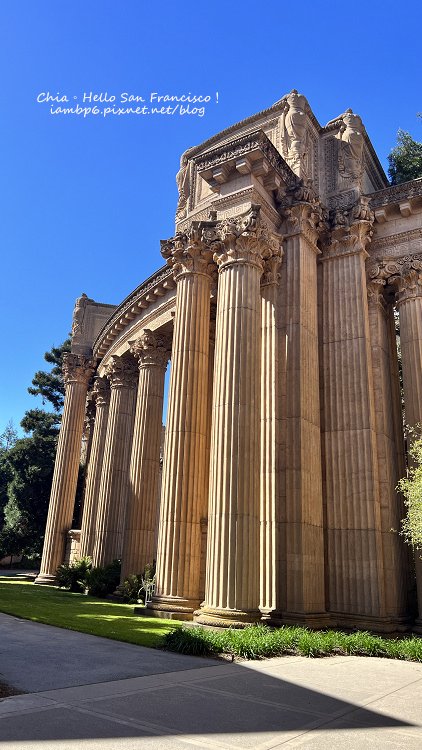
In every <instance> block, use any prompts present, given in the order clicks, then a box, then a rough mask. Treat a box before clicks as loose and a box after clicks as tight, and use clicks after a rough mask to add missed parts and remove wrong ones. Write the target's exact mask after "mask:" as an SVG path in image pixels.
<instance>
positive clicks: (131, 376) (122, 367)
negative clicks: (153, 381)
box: [105, 356, 138, 389]
mask: <svg viewBox="0 0 422 750" xmlns="http://www.w3.org/2000/svg"><path fill="white" fill-rule="evenodd" d="M105 375H106V378H108V380H109V381H110V388H112V389H113V388H136V386H137V383H138V368H137V366H136V362H135V360H134V359H133V357H124V356H123V357H117V356H114V357H112V358H111V361H110V362H109V364H108V365H107V367H106V371H105Z"/></svg>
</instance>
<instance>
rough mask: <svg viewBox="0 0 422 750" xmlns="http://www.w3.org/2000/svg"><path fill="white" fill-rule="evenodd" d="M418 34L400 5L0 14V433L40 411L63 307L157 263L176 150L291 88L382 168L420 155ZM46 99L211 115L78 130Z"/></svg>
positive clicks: (124, 4)
mask: <svg viewBox="0 0 422 750" xmlns="http://www.w3.org/2000/svg"><path fill="white" fill-rule="evenodd" d="M421 20H422V12H421V10H420V2H416V1H414V0H408V2H406V3H397V2H390V1H389V0H384V2H381V1H380V0H378V1H377V2H371V0H366V2H362V1H361V0H356V1H355V2H354V3H340V2H332V3H331V2H319V3H315V2H308V1H307V0H303V1H302V2H298V3H292V2H285V1H284V0H278V1H274V2H271V1H270V2H266V3H262V4H257V3H256V2H249V1H248V0H243V1H242V2H241V0H239V1H238V2H236V1H233V2H228V0H225V2H221V1H220V0H214V1H213V2H202V3H198V2H195V3H194V2H184V3H176V2H174V1H173V2H155V3H146V2H144V1H143V0H1V4H0V70H1V71H2V84H1V87H0V107H1V112H0V123H1V124H0V127H1V131H2V132H1V146H0V149H1V161H0V184H1V208H2V210H1V221H0V238H1V239H0V241H1V244H0V248H1V265H0V269H1V270H0V304H1V316H0V325H1V330H0V347H1V348H0V351H1V366H0V432H1V431H2V430H3V428H4V426H5V424H6V423H7V421H8V420H9V419H10V418H13V420H14V422H15V424H18V423H19V421H20V419H21V418H22V416H23V413H24V412H25V410H26V409H28V408H32V407H34V406H36V399H34V397H32V396H29V394H27V392H26V388H27V386H28V385H30V382H31V379H32V376H33V373H34V372H35V370H37V369H40V368H42V367H43V366H44V363H43V353H44V352H45V351H46V350H47V349H49V348H50V347H51V346H52V345H53V344H56V345H57V344H59V343H60V342H61V341H62V340H63V339H64V338H65V337H66V335H67V333H68V332H69V329H70V325H71V315H72V309H73V305H74V300H75V298H76V297H77V296H79V295H80V293H81V292H82V291H84V292H86V293H87V294H88V296H90V297H93V298H94V299H95V300H97V301H101V302H109V303H118V302H119V301H121V300H122V299H123V297H125V296H126V295H127V294H128V293H129V292H130V291H131V290H132V289H133V288H134V287H136V286H137V285H138V284H139V283H140V282H141V281H142V280H143V279H144V278H145V277H147V276H148V275H149V274H151V273H152V272H153V271H154V270H155V269H156V268H157V267H158V266H160V265H161V264H162V261H161V257H160V255H159V240H160V239H162V238H165V237H169V236H171V235H172V234H173V229H174V224H173V220H174V211H175V206H176V199H177V191H176V186H175V174H176V172H177V170H178V165H179V158H180V154H181V153H182V151H184V150H185V149H186V148H188V147H189V146H192V145H195V144H197V143H200V142H201V141H203V140H204V139H206V138H207V137H209V136H210V135H212V134H213V133H215V132H218V131H219V130H222V129H223V128H225V127H227V126H228V125H230V124H232V123H234V122H236V121H238V120H240V119H242V118H244V117H247V116H248V115H251V114H253V113H254V112H257V111H259V110H260V109H264V108H265V107H267V106H269V105H271V104H272V103H273V102H274V101H276V100H277V99H279V98H281V96H282V95H283V94H285V93H287V92H288V91H290V90H291V89H292V88H297V89H299V90H300V91H301V92H302V93H304V94H305V95H306V96H307V98H308V100H309V103H310V105H311V107H312V108H313V110H314V112H315V115H316V116H317V118H318V119H319V121H320V122H321V123H322V124H325V123H326V122H327V121H328V120H330V119H331V118H333V117H335V116H336V115H338V114H340V113H341V112H343V111H344V110H345V109H346V108H347V107H352V108H353V110H354V111H356V112H358V113H359V114H360V115H361V117H362V119H363V122H364V123H365V125H366V128H367V131H368V133H369V136H370V138H371V139H372V141H373V144H374V146H375V149H376V151H377V153H378V155H379V156H380V158H381V161H382V162H383V164H384V166H385V167H386V156H387V154H388V152H389V151H390V149H391V147H392V146H393V145H394V143H395V138H396V132H397V129H398V128H399V127H401V128H403V129H405V130H409V131H410V132H411V133H412V134H413V136H414V137H416V138H417V139H418V140H422V137H421V136H422V121H421V120H418V119H417V117H416V113H417V112H419V111H421V110H422V96H421V37H420V29H421ZM48 91H49V92H50V93H53V94H56V93H57V92H60V94H61V95H67V96H68V98H69V99H71V100H72V101H71V103H70V104H68V105H67V106H74V103H75V100H74V99H73V97H74V96H77V97H78V100H77V103H81V102H82V95H83V93H84V92H90V91H92V92H97V93H99V92H108V94H109V95H112V94H113V95H116V96H117V97H118V98H119V97H120V93H121V92H128V93H132V94H134V95H141V96H144V97H148V95H149V93H150V92H159V93H161V94H166V93H168V94H182V93H188V92H192V93H195V94H202V95H207V94H209V95H211V97H212V101H211V103H210V104H209V105H208V107H207V109H206V112H205V115H204V116H203V117H197V116H190V115H185V116H183V117H182V116H180V115H173V116H166V115H164V116H138V117H136V116H111V117H107V118H104V117H103V116H99V117H98V116H96V117H93V116H90V117H87V118H86V119H83V118H82V117H81V116H71V115H67V116H57V115H54V116H53V115H51V114H50V113H49V106H48V105H47V104H45V103H44V104H41V103H37V101H36V98H37V95H38V94H39V93H41V92H48ZM217 92H218V103H217V101H216V99H217V97H216V93H217ZM62 106H66V104H64V105H62ZM101 106H103V105H101Z"/></svg>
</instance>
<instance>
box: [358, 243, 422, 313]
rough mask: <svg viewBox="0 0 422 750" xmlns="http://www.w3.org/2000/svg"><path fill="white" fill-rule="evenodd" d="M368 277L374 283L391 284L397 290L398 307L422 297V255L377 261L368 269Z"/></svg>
mask: <svg viewBox="0 0 422 750" xmlns="http://www.w3.org/2000/svg"><path fill="white" fill-rule="evenodd" d="M368 276H369V278H370V279H371V281H372V282H373V281H378V283H383V284H390V285H391V286H393V287H394V288H395V290H396V302H397V306H399V305H400V304H402V303H403V302H407V301H408V300H411V299H415V298H417V297H422V255H406V256H405V257H404V258H398V259H396V260H386V261H383V260H380V261H376V262H375V263H373V264H372V265H371V266H370V268H369V269H368Z"/></svg>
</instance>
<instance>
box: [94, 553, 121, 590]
mask: <svg viewBox="0 0 422 750" xmlns="http://www.w3.org/2000/svg"><path fill="white" fill-rule="evenodd" d="M120 570H121V564H120V560H113V562H112V563H110V564H109V565H106V566H105V567H104V568H92V570H91V571H90V573H89V578H88V594H90V595H91V596H98V597H100V598H101V597H102V598H104V597H106V596H108V595H109V594H112V593H113V592H114V591H115V590H116V588H117V587H118V585H119V581H120Z"/></svg>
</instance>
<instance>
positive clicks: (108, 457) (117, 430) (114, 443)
mask: <svg viewBox="0 0 422 750" xmlns="http://www.w3.org/2000/svg"><path fill="white" fill-rule="evenodd" d="M138 374H139V373H138V368H137V367H136V363H135V360H134V359H133V357H130V356H124V357H112V358H111V362H110V364H109V365H108V367H107V370H106V376H107V378H108V379H109V381H110V390H111V396H110V409H109V415H108V421H107V433H106V439H105V446H104V459H103V466H102V471H101V482H100V492H99V498H98V510H97V523H96V529H95V543H94V552H93V565H94V566H104V565H107V564H108V563H111V562H112V561H113V560H115V559H118V558H120V557H121V555H122V547H123V528H124V517H125V512H126V501H127V490H128V476H129V462H130V453H131V447H132V433H133V421H134V417H135V403H136V387H137V382H138Z"/></svg>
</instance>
